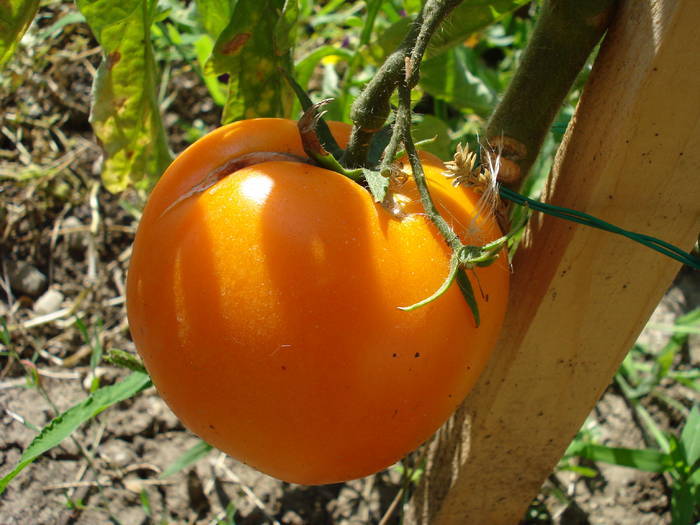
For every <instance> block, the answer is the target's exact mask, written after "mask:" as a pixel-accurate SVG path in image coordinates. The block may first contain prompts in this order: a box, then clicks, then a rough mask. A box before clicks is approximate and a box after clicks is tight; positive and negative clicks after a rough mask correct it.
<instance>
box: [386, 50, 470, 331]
mask: <svg viewBox="0 0 700 525" xmlns="http://www.w3.org/2000/svg"><path fill="white" fill-rule="evenodd" d="M409 62H410V61H409V60H406V66H407V69H406V70H405V78H404V82H402V83H401V84H400V85H399V108H398V110H397V112H396V124H395V127H396V130H397V132H398V133H400V136H401V139H402V142H403V145H404V148H405V149H406V154H407V156H408V161H409V163H410V165H411V171H412V173H413V180H414V181H415V183H416V187H417V188H418V192H419V194H420V198H421V204H422V205H423V209H424V210H425V213H426V215H427V216H428V218H429V219H430V220H431V222H432V223H433V224H434V225H435V227H436V228H437V229H438V231H439V232H440V235H442V237H443V238H444V239H445V242H446V243H447V244H448V246H449V247H450V248H451V249H452V257H451V258H450V271H449V273H448V275H447V278H446V279H445V281H444V282H443V285H442V286H441V287H440V288H439V289H438V291H437V292H435V293H434V294H433V295H431V296H430V297H428V298H427V299H425V300H422V301H420V302H418V303H416V304H414V305H412V306H407V307H401V309H402V310H413V309H415V308H419V307H421V306H424V305H425V304H427V303H429V302H431V301H433V300H435V299H437V298H438V297H440V295H442V294H443V293H445V292H446V291H447V289H448V288H449V286H450V284H452V281H454V280H455V279H456V280H457V284H458V285H459V288H460V290H461V291H462V295H464V299H465V300H466V301H467V304H468V305H469V308H470V309H471V311H472V314H473V315H474V322H475V323H476V325H477V326H479V323H480V317H479V306H478V305H477V303H476V300H475V299H474V289H473V288H472V285H471V283H470V282H469V279H468V278H467V275H466V274H465V272H464V268H465V266H466V264H465V261H463V260H462V255H463V254H464V253H465V248H466V247H465V246H464V245H463V244H462V241H461V240H460V238H459V236H458V235H457V234H456V233H455V231H454V230H453V229H452V227H451V226H450V225H449V224H448V222H447V221H446V220H445V219H444V217H443V216H442V215H440V212H439V211H438V210H437V207H436V206H435V203H434V202H433V199H432V197H431V196H430V190H429V189H428V183H427V181H426V179H425V172H424V171H423V165H422V164H421V161H420V157H419V156H418V151H417V150H416V146H415V144H414V142H413V137H412V136H411V88H410V87H409V86H410V85H411V84H412V83H413V75H412V72H413V71H414V70H413V69H411V68H410V66H409Z"/></svg>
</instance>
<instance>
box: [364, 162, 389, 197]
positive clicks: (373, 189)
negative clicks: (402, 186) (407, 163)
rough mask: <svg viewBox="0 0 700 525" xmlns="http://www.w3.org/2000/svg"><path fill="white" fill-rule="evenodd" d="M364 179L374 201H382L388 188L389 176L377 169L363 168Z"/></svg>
mask: <svg viewBox="0 0 700 525" xmlns="http://www.w3.org/2000/svg"><path fill="white" fill-rule="evenodd" d="M362 173H363V174H364V177H365V181H366V182H367V187H368V188H369V192H370V193H371V194H372V198H373V199H374V202H383V201H384V199H385V198H386V192H387V190H388V189H389V177H385V176H384V175H382V174H381V173H380V172H378V171H372V170H368V169H363V170H362Z"/></svg>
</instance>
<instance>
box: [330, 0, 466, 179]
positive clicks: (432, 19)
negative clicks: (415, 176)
mask: <svg viewBox="0 0 700 525" xmlns="http://www.w3.org/2000/svg"><path fill="white" fill-rule="evenodd" d="M461 1H462V0H428V1H427V2H426V3H425V5H424V6H423V9H422V10H421V12H420V14H419V15H418V17H417V18H416V20H415V21H414V22H413V23H412V24H411V26H410V27H409V30H408V33H407V34H406V37H405V38H404V39H403V41H402V42H401V44H400V45H399V47H398V49H396V51H394V52H393V53H392V54H391V55H389V56H388V57H387V59H386V61H385V62H384V64H382V66H381V67H380V68H379V71H377V74H376V75H375V76H374V78H373V79H372V80H371V81H370V82H369V84H367V86H366V87H365V89H364V90H363V91H362V93H360V96H359V97H358V98H357V100H355V102H354V103H353V105H352V109H351V111H350V118H351V120H352V122H353V128H352V132H351V134H350V140H349V142H348V148H347V150H346V152H345V156H344V161H343V163H344V164H345V165H346V166H347V167H350V168H354V167H359V166H364V165H365V163H366V159H367V153H368V151H369V144H370V141H371V139H372V136H373V135H374V134H375V133H377V132H378V131H379V130H380V129H381V128H382V126H383V125H384V123H385V122H386V120H387V118H388V117H389V113H390V112H391V103H390V100H391V95H392V94H393V93H394V91H395V90H396V88H397V87H398V86H399V83H400V82H401V81H402V80H403V79H404V67H405V60H406V57H410V58H411V63H412V64H413V65H412V69H415V70H417V68H418V66H419V65H420V62H421V60H422V58H423V54H424V53H425V48H426V47H427V45H428V42H429V40H430V37H431V36H432V34H433V33H434V32H435V30H436V29H437V28H438V26H439V25H440V22H442V20H443V19H444V18H445V17H446V16H447V15H448V14H449V12H450V11H451V10H452V9H454V8H455V7H456V6H457V5H458V4H459V3H460V2H461ZM416 82H417V77H416Z"/></svg>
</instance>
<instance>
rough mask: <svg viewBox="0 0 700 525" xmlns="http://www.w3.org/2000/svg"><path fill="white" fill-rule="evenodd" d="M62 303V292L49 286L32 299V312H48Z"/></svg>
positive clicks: (53, 310)
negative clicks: (35, 298)
mask: <svg viewBox="0 0 700 525" xmlns="http://www.w3.org/2000/svg"><path fill="white" fill-rule="evenodd" d="M62 304H63V294H62V293H61V292H59V291H58V290H56V289H54V288H49V289H48V290H46V291H45V292H44V293H43V294H42V295H41V297H39V298H38V299H37V300H36V301H34V312H35V313H37V314H39V315H45V314H50V313H52V312H55V311H56V310H58V309H59V308H60V307H61V305H62Z"/></svg>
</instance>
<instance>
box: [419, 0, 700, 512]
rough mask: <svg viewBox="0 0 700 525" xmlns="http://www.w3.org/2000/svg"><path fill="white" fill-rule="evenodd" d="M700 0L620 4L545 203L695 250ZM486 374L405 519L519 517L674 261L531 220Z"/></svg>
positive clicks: (561, 224)
mask: <svg viewBox="0 0 700 525" xmlns="http://www.w3.org/2000/svg"><path fill="white" fill-rule="evenodd" d="M699 21H700V2H699V1H698V0H626V1H623V2H622V5H621V6H620V9H619V11H618V13H617V16H616V19H615V21H614V22H613V25H612V27H611V29H610V31H609V33H608V35H607V37H606V39H605V42H604V44H603V46H602V49H601V52H600V55H599V57H598V59H597V60H596V64H595V67H594V70H593V72H592V74H591V77H590V80H589V83H588V85H587V86H586V89H585V92H584V94H583V97H582V99H581V102H580V104H579V106H578V108H577V111H576V115H575V117H574V119H573V121H572V124H571V126H570V129H569V131H568V133H567V135H566V138H565V140H564V143H563V145H562V147H561V149H560V152H559V155H558V157H557V161H556V163H555V168H554V169H553V172H552V174H551V176H550V179H549V182H548V186H547V197H546V199H547V201H549V202H552V203H554V204H557V205H560V206H566V207H570V208H575V209H578V210H582V211H586V212H588V213H591V214H593V215H595V216H597V217H600V218H602V219H604V220H606V221H608V222H611V223H613V224H616V225H619V226H621V227H623V228H626V229H629V230H633V231H639V232H643V233H647V234H650V235H653V236H656V237H660V238H662V239H664V240H666V241H669V242H671V243H674V244H677V245H678V246H681V247H683V248H684V249H690V248H691V247H692V246H693V243H694V242H695V241H696V240H697V238H698V232H699V231H700V53H699V52H698V50H699V49H700V30H698V22H699ZM513 267H514V272H515V273H514V276H513V277H514V280H513V288H512V291H511V297H510V309H509V312H508V317H507V320H506V326H505V329H504V332H503V335H502V338H501V341H500V343H499V345H498V348H497V349H496V351H495V354H494V357H493V358H492V360H491V363H490V364H489V367H488V369H487V371H486V372H485V373H484V375H483V377H482V378H481V380H480V382H479V384H478V386H477V388H476V389H475V391H474V392H473V393H472V394H471V395H470V396H469V397H468V398H467V400H466V401H465V403H464V405H463V407H462V409H461V410H460V411H459V412H458V413H457V414H456V415H455V416H454V417H453V419H452V420H451V421H450V422H449V423H448V424H446V425H445V426H444V427H443V429H441V431H440V432H439V433H438V435H437V436H436V438H435V440H434V441H433V443H432V444H431V445H430V450H429V458H428V464H427V470H426V475H425V476H424V480H423V483H422V485H421V486H420V487H419V489H418V490H417V492H416V494H415V496H414V498H413V500H412V502H411V505H410V508H409V509H408V519H407V521H406V522H407V523H421V524H428V523H430V524H451V523H455V524H460V525H514V524H517V523H518V521H519V520H520V519H521V518H522V517H523V515H524V512H525V510H526V509H527V506H528V504H529V503H530V501H531V500H532V498H533V497H534V496H536V495H537V492H538V490H539V488H540V486H541V485H542V483H543V481H544V480H545V478H546V477H547V475H548V474H549V473H550V472H551V471H552V469H553V468H554V466H555V465H556V463H557V461H558V460H559V458H560V457H561V455H562V454H563V452H564V450H565V449H566V447H567V446H568V444H569V443H570V441H571V440H572V438H573V436H574V435H575V433H576V431H577V430H578V429H579V428H580V426H581V424H582V423H583V421H584V420H585V418H586V416H587V414H588V413H589V412H590V410H591V409H592V408H593V406H594V404H595V402H596V401H597V400H598V398H599V397H600V395H601V394H602V392H603V390H604V389H605V387H606V386H607V385H608V384H609V382H610V380H611V378H612V376H613V374H614V372H615V371H616V369H617V368H618V366H619V364H620V362H621V361H622V359H623V358H624V356H625V354H626V353H627V351H628V349H629V348H630V347H631V345H632V344H633V343H634V340H635V338H636V337H637V335H638V334H639V332H640V331H641V329H642V328H643V326H644V324H645V322H646V320H647V319H648V317H649V316H650V314H651V312H652V310H653V308H654V306H655V305H656V304H657V303H658V301H659V300H660V298H661V296H662V295H663V293H664V291H665V290H666V289H667V288H668V286H669V285H670V283H671V281H672V279H673V277H674V275H675V274H676V273H677V271H678V269H679V263H677V262H675V261H673V260H671V259H668V258H666V257H663V256H661V255H659V254H658V253H656V252H653V251H651V250H648V249H647V248H645V247H642V246H640V245H637V244H635V243H633V242H632V241H629V240H627V239H624V238H621V237H619V236H616V235H612V234H610V233H605V232H600V231H597V230H592V229H589V228H586V227H583V226H578V225H575V224H573V223H570V222H566V221H562V220H559V219H555V218H551V217H542V216H539V215H536V216H534V217H533V219H532V221H531V225H530V229H529V232H528V234H527V240H526V242H525V243H524V245H523V246H522V247H521V249H520V251H519V253H518V255H517V257H516V259H515V261H514V265H513Z"/></svg>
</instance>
